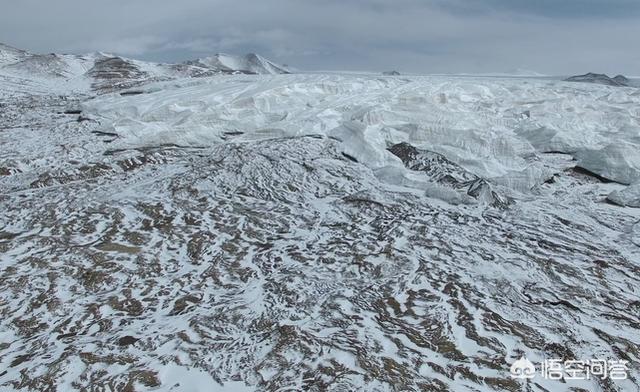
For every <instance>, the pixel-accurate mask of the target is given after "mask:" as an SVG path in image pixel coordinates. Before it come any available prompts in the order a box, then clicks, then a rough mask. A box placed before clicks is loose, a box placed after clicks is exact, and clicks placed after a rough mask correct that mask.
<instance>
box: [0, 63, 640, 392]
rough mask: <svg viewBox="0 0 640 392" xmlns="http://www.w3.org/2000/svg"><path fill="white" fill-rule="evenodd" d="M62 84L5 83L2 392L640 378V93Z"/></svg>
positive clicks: (401, 80) (395, 80)
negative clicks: (596, 362)
mask: <svg viewBox="0 0 640 392" xmlns="http://www.w3.org/2000/svg"><path fill="white" fill-rule="evenodd" d="M47 80H48V79H47ZM65 80H66V79H65ZM47 83H48V82H45V81H33V80H28V79H24V80H21V79H17V76H15V75H14V74H12V75H7V74H5V76H4V77H3V78H2V79H0V84H1V85H2V88H1V89H0V110H2V112H0V147H1V149H0V210H2V211H3V213H2V214H1V215H0V219H1V220H0V265H1V266H2V268H1V270H0V274H1V276H0V314H2V321H1V322H0V388H1V389H3V390H28V389H31V390H55V389H56V388H57V390H58V391H67V390H76V389H77V390H83V389H84V390H110V389H109V388H111V390H126V389H125V388H130V389H129V390H139V391H144V390H154V391H155V390H157V391H242V390H247V391H248V390H251V391H253V390H260V391H291V390H294V391H298V390H315V391H324V390H329V391H399V390H412V391H418V390H427V391H432V390H433V391H447V390H450V391H491V390H508V391H521V390H529V391H544V390H548V391H564V390H567V391H568V390H577V388H582V390H588V391H591V390H593V391H596V390H604V391H633V390H638V388H639V387H640V373H638V372H639V371H640V367H639V366H638V361H639V360H640V248H639V246H640V223H638V222H639V220H640V210H638V209H637V208H632V207H621V206H618V205H616V204H613V203H618V204H627V205H628V206H632V205H634V203H633V202H629V200H631V201H633V200H636V205H637V200H638V197H637V194H638V191H637V189H638V187H637V185H632V186H631V187H629V188H627V186H628V185H629V184H633V183H636V182H637V181H638V180H640V152H639V151H640V150H639V147H640V91H639V90H637V89H633V88H619V87H617V88H616V87H608V86H600V85H590V84H578V83H565V82H559V81H554V80H547V79H540V78H513V77H510V78H499V77H482V78H480V77H446V76H431V77H427V76H389V77H387V76H377V75H370V74H361V75H358V74H349V75H346V74H344V75H338V74H308V75H305V74H296V75H218V76H211V77H203V78H197V79H194V78H184V79H176V80H170V81H159V82H155V83H149V84H145V85H143V86H136V88H135V95H127V94H121V91H118V92H113V93H109V94H102V95H99V96H96V95H95V94H94V93H93V92H92V91H91V90H90V84H85V85H84V86H85V87H84V88H85V90H82V89H81V88H80V87H78V89H76V90H75V92H70V90H67V92H66V93H65V90H64V87H59V89H57V90H54V89H53V88H52V87H51V86H50V85H49V84H47ZM57 86H61V85H57ZM79 110H81V114H78V111H79ZM610 181H612V182H610ZM612 192H613V195H612V196H611V197H609V195H610V194H611V193H612ZM608 197H609V199H610V201H611V202H608V201H607V198H608ZM634 197H635V199H634ZM523 355H525V356H526V357H527V358H529V359H530V360H531V361H533V362H536V363H539V362H541V361H542V360H543V359H549V358H559V359H571V358H575V359H601V358H602V359H612V360H613V359H620V360H627V361H629V369H630V370H629V379H628V380H606V381H602V380H598V379H591V380H582V381H579V380H566V381H564V382H559V381H551V380H545V379H543V378H536V379H534V380H530V381H527V382H525V381H521V380H515V379H512V378H511V377H510V373H509V368H510V366H511V364H512V363H513V362H514V361H515V360H516V359H519V358H520V357H521V356H523ZM48 388H49V389H48Z"/></svg>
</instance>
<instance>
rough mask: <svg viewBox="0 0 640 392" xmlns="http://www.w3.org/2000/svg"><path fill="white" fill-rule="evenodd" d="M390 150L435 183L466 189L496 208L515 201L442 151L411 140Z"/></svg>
mask: <svg viewBox="0 0 640 392" xmlns="http://www.w3.org/2000/svg"><path fill="white" fill-rule="evenodd" d="M388 150H389V151H390V152H391V153H392V154H393V155H395V156H397V157H398V158H400V159H401V160H402V163H404V165H405V167H407V168H408V169H410V170H415V171H421V172H424V173H426V174H427V176H429V178H430V179H431V180H432V181H433V182H435V183H438V184H441V185H444V186H447V187H450V188H452V189H454V190H456V191H459V192H464V193H466V194H467V195H468V196H471V197H473V198H474V199H476V200H478V201H480V202H483V203H486V204H489V205H491V206H493V207H498V208H506V207H507V206H508V205H509V204H511V203H512V200H511V199H509V198H508V197H504V196H501V195H499V194H498V193H496V192H495V191H494V190H493V188H492V186H491V184H490V183H489V182H488V181H487V180H485V179H483V178H480V177H478V176H476V175H475V174H473V173H471V172H469V171H468V170H466V169H465V168H463V167H462V166H460V165H458V164H456V163H454V162H451V161H450V160H449V159H447V158H446V157H445V156H444V155H442V154H438V153H436V152H433V151H428V150H420V149H418V148H416V147H414V146H412V145H411V144H409V143H399V144H394V145H393V146H391V147H389V148H388Z"/></svg>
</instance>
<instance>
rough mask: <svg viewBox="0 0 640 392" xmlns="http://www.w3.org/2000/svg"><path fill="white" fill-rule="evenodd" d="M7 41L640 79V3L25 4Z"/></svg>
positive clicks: (163, 56)
mask: <svg viewBox="0 0 640 392" xmlns="http://www.w3.org/2000/svg"><path fill="white" fill-rule="evenodd" d="M2 8H3V10H2V13H1V14H0V42H4V43H7V44H10V45H13V46H18V47H22V48H26V49H29V50H33V51H36V52H52V51H64V52H87V51H95V50H102V51H111V52H115V53H119V54H122V55H127V56H131V57H136V58H143V59H149V60H156V61H181V60H186V59H189V58H194V57H198V56H203V55H207V54H212V53H216V52H231V53H245V52H250V51H255V52H259V53H261V54H263V55H265V56H267V57H271V58H273V59H274V60H277V61H280V62H283V63H287V64H290V65H292V66H295V67H297V68H301V69H309V70H317V69H331V70H374V71H379V70H385V69H398V70H400V71H405V72H422V73H441V72H454V73H457V72H505V71H510V70H514V69H519V68H524V69H530V70H535V71H538V72H543V73H548V74H573V73H580V72H587V71H598V72H609V73H627V74H632V75H638V74H640V53H639V52H638V51H637V50H635V49H634V48H635V47H636V46H637V42H636V41H637V39H636V38H635V37H638V36H640V2H638V1H637V0H600V1H598V0H563V1H556V0H538V1H536V0H475V1H471V0H469V1H463V0H446V1H445V0H423V1H420V0H393V1H392V0H386V1H383V0H325V1H322V2H319V1H311V0H262V1H259V2H257V1H249V0H235V1H230V0H213V1H211V0H181V1H179V2H176V1H173V0H171V1H170V0H154V1H153V2H150V1H148V0H112V1H109V2H86V1H80V0H58V1H56V2H51V1H44V0H21V1H20V2H11V3H10V4H6V5H4V6H3V7H2Z"/></svg>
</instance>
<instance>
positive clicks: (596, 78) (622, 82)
mask: <svg viewBox="0 0 640 392" xmlns="http://www.w3.org/2000/svg"><path fill="white" fill-rule="evenodd" d="M565 81H567V82H582V83H595V84H603V85H606V86H623V87H624V86H629V79H627V78H626V77H624V76H622V75H618V76H616V77H613V78H610V77H609V76H607V75H605V74H597V73H592V72H589V73H587V74H584V75H577V76H572V77H570V78H567V79H565Z"/></svg>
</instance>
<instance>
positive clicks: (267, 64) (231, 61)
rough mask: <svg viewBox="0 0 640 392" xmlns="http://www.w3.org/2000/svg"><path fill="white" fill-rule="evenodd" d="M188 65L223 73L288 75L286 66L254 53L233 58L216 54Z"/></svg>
mask: <svg viewBox="0 0 640 392" xmlns="http://www.w3.org/2000/svg"><path fill="white" fill-rule="evenodd" d="M188 64H191V65H196V66H201V67H204V68H209V69H214V70H219V71H221V72H225V73H248V74H271V75H276V74H287V73H290V71H289V69H288V68H287V67H286V66H284V65H278V64H276V63H274V62H272V61H270V60H267V59H265V58H264V57H262V56H260V55H257V54H255V53H249V54H247V55H245V56H233V55H229V54H224V53H218V54H216V55H214V56H211V57H205V58H201V59H197V60H195V61H191V62H188Z"/></svg>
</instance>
